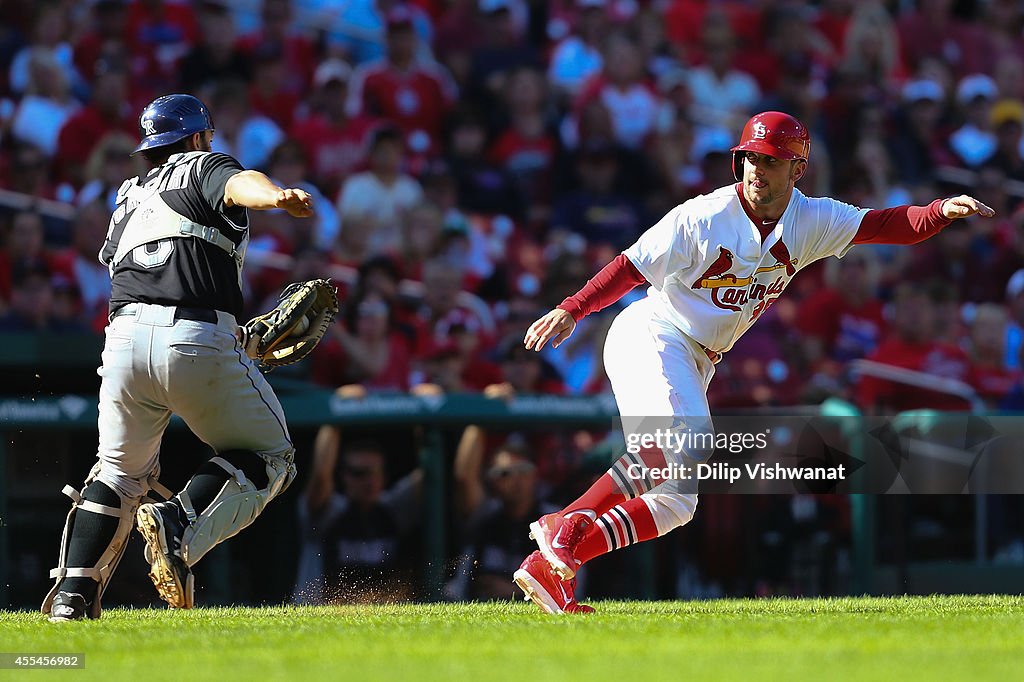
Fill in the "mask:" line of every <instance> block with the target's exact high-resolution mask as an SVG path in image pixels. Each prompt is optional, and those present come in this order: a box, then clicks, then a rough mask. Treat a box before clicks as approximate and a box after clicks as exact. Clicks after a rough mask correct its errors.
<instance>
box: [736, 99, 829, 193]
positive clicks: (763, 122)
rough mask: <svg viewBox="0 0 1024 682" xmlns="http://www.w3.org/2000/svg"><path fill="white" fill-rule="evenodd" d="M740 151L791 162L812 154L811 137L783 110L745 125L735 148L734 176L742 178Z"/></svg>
mask: <svg viewBox="0 0 1024 682" xmlns="http://www.w3.org/2000/svg"><path fill="white" fill-rule="evenodd" d="M740 152H757V153H758V154H766V155H768V156H774V157H775V158H777V159H784V160H786V161H792V160H793V159H804V160H805V161H806V160H807V157H808V156H810V154H811V134H810V133H809V132H807V127H806V126H805V125H804V124H803V123H801V122H800V121H798V120H796V119H795V118H793V117H792V116H790V115H789V114H784V113H782V112H781V111H762V112H761V113H760V114H755V115H754V116H752V117H751V118H750V120H749V121H747V124H746V125H745V126H743V134H742V135H741V136H740V143H739V144H738V145H736V146H735V147H733V148H732V174H733V177H735V178H736V179H737V180H739V179H740V177H741V173H740V170H741V169H742V165H741V164H740Z"/></svg>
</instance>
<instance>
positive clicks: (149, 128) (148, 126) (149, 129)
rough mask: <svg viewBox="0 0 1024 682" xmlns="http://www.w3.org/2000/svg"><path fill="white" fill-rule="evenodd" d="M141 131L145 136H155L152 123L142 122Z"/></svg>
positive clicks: (154, 127)
mask: <svg viewBox="0 0 1024 682" xmlns="http://www.w3.org/2000/svg"><path fill="white" fill-rule="evenodd" d="M142 131H143V132H144V133H146V134H147V135H156V126H155V125H153V122H152V121H143V122H142Z"/></svg>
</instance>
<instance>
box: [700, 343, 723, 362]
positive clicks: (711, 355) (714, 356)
mask: <svg viewBox="0 0 1024 682" xmlns="http://www.w3.org/2000/svg"><path fill="white" fill-rule="evenodd" d="M697 345H698V346H700V349H701V350H702V351H704V355H706V356H708V360H710V361H711V364H713V365H717V364H718V362H719V360H721V359H722V354H721V353H719V352H718V351H714V350H711V349H710V348H708V347H707V346H705V345H703V344H700V343H698V344H697Z"/></svg>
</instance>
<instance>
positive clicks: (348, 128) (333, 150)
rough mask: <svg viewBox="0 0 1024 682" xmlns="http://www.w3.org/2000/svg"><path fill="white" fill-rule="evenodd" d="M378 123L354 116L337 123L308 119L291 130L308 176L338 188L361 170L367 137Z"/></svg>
mask: <svg viewBox="0 0 1024 682" xmlns="http://www.w3.org/2000/svg"><path fill="white" fill-rule="evenodd" d="M378 124H379V121H377V120H376V119H373V118H370V117H368V116H356V117H355V118H350V119H348V120H346V121H345V122H344V123H340V124H336V123H332V122H331V121H329V120H327V119H326V118H324V117H323V116H310V117H309V118H307V119H304V120H302V121H299V122H297V123H296V124H295V126H294V127H293V128H292V131H291V135H292V137H294V138H295V139H296V140H298V141H299V143H300V144H302V146H303V148H305V150H306V156H307V158H308V159H309V168H310V174H311V175H313V176H315V177H317V178H320V180H321V181H322V182H323V183H324V184H325V185H326V186H327V187H328V188H332V189H337V188H340V187H341V184H342V182H344V180H345V178H346V177H348V176H349V175H351V174H352V173H354V172H356V171H359V170H361V169H362V166H363V165H364V163H365V162H366V155H367V152H368V151H369V144H370V135H371V133H372V132H373V130H374V128H375V127H376V126H377V125H378Z"/></svg>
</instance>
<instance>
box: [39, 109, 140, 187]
mask: <svg viewBox="0 0 1024 682" xmlns="http://www.w3.org/2000/svg"><path fill="white" fill-rule="evenodd" d="M137 125H138V124H137V123H136V120H135V117H134V116H133V115H128V116H124V117H122V118H121V119H111V118H109V117H108V116H107V115H106V114H103V113H102V112H100V111H99V109H97V108H96V107H94V106H92V105H89V106H87V107H83V108H82V109H80V110H79V111H78V112H76V113H75V114H74V115H73V116H72V117H71V118H69V119H68V120H67V121H66V122H65V123H64V125H63V126H62V127H61V129H60V134H59V136H58V137H57V157H56V160H57V162H58V163H59V164H61V165H65V164H67V165H72V166H73V165H79V166H84V165H85V164H86V163H88V161H89V156H90V155H91V154H92V151H93V149H95V148H96V145H97V144H99V142H100V140H102V139H103V138H104V137H105V136H106V134H107V133H109V132H112V131H115V130H116V131H120V132H123V133H127V134H128V135H129V136H131V138H132V139H133V140H137V139H138V137H139V133H138V127H137ZM66 179H67V178H66Z"/></svg>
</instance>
